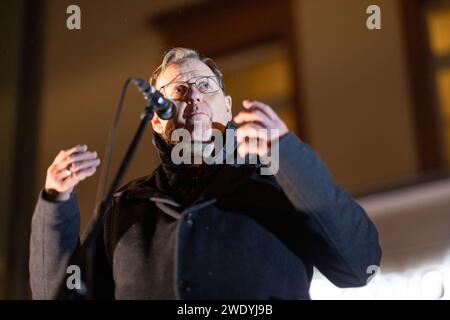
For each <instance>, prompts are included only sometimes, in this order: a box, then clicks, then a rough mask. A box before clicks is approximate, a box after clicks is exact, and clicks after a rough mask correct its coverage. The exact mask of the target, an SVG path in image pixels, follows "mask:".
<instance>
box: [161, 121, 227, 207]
mask: <svg viewBox="0 0 450 320" xmlns="http://www.w3.org/2000/svg"><path fill="white" fill-rule="evenodd" d="M233 127H234V126H233V125H232V124H231V123H229V124H228V126H227V128H233ZM224 140H225V135H224ZM153 142H154V144H155V146H156V149H157V150H158V154H159V158H160V160H161V166H162V170H163V172H164V176H165V179H166V181H165V182H166V184H167V187H168V189H169V190H168V191H169V193H170V196H171V197H172V198H173V199H174V200H175V201H177V202H179V203H180V204H181V205H183V206H185V207H186V206H189V205H191V204H192V203H194V202H195V201H196V200H197V199H198V198H199V196H200V195H201V194H202V192H203V191H204V189H205V187H206V186H207V185H208V184H209V182H210V181H211V180H212V178H213V176H214V175H215V174H216V173H217V172H218V170H219V169H220V168H221V167H222V166H223V165H222V164H215V165H208V164H205V163H202V164H196V165H195V164H179V165H175V164H174V163H173V162H172V160H171V157H170V154H171V151H172V148H173V145H171V144H169V143H168V142H167V141H165V140H164V138H163V137H161V135H159V134H158V133H156V132H155V133H154V138H153ZM221 152H224V150H222V151H221Z"/></svg>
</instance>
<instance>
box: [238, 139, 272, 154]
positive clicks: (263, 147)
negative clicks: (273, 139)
mask: <svg viewBox="0 0 450 320" xmlns="http://www.w3.org/2000/svg"><path fill="white" fill-rule="evenodd" d="M237 152H238V153H239V155H240V156H241V157H242V158H244V157H245V156H246V155H247V154H252V153H253V154H258V155H259V156H265V155H267V154H268V152H269V145H268V144H267V141H266V140H262V139H256V138H251V139H248V141H245V142H243V143H241V144H239V146H238V148H237Z"/></svg>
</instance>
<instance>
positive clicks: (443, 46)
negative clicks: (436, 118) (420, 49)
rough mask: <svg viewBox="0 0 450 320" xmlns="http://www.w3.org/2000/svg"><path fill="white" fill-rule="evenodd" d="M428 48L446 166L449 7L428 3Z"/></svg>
mask: <svg viewBox="0 0 450 320" xmlns="http://www.w3.org/2000/svg"><path fill="white" fill-rule="evenodd" d="M426 21H427V27H428V34H429V39H430V48H431V52H432V55H433V60H434V63H433V65H434V67H435V70H434V71H435V79H436V86H437V90H436V91H437V94H438V99H439V104H440V113H441V116H442V122H441V123H442V127H443V130H442V132H443V135H444V138H443V140H444V143H445V146H446V155H447V164H448V165H450V5H449V3H448V2H446V3H443V2H440V1H437V2H430V6H429V8H428V10H427V13H426Z"/></svg>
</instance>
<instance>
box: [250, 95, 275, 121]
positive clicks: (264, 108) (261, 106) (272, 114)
mask: <svg viewBox="0 0 450 320" xmlns="http://www.w3.org/2000/svg"><path fill="white" fill-rule="evenodd" d="M242 104H243V106H244V108H246V109H250V110H251V109H258V110H261V111H262V112H264V113H265V114H266V115H267V117H268V118H269V119H270V120H276V119H278V115H277V114H276V113H275V111H273V110H272V108H271V107H269V106H268V105H267V104H264V103H262V102H260V101H251V100H244V101H243V102H242Z"/></svg>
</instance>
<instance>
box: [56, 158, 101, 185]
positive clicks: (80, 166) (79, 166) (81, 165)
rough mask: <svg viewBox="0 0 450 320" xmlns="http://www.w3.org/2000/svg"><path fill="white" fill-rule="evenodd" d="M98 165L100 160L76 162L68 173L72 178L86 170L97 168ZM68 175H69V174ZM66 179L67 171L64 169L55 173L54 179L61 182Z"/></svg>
mask: <svg viewBox="0 0 450 320" xmlns="http://www.w3.org/2000/svg"><path fill="white" fill-rule="evenodd" d="M99 165H100V159H92V160H84V161H77V162H74V163H72V164H71V165H70V167H69V168H70V172H71V175H72V176H74V175H75V176H76V174H77V173H78V172H81V171H83V170H84V169H87V168H91V167H93V168H97V167H98V166H99ZM69 175H70V173H69ZM67 177H68V172H67V169H66V168H64V169H63V170H60V171H58V172H57V173H56V179H58V180H63V179H65V178H67Z"/></svg>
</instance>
